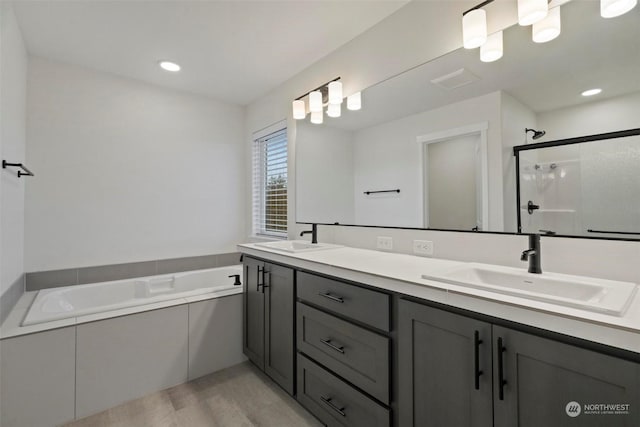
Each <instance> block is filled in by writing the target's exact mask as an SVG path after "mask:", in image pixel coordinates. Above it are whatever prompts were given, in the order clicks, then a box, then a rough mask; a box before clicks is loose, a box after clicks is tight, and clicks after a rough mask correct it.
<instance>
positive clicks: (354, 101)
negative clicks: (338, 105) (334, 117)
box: [347, 92, 362, 111]
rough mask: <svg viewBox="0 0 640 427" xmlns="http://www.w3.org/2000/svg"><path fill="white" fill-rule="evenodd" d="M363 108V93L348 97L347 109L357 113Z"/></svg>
mask: <svg viewBox="0 0 640 427" xmlns="http://www.w3.org/2000/svg"><path fill="white" fill-rule="evenodd" d="M360 108H362V95H361V92H356V93H354V94H353V95H349V96H348V97H347V109H348V110H352V111H357V110H359V109H360Z"/></svg>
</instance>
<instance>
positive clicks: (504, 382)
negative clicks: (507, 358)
mask: <svg viewBox="0 0 640 427" xmlns="http://www.w3.org/2000/svg"><path fill="white" fill-rule="evenodd" d="M505 351H507V348H506V347H505V346H503V345H502V338H498V397H499V398H500V400H504V386H505V385H507V380H505V379H504V355H503V354H502V353H504V352H505Z"/></svg>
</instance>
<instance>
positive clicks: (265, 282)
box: [262, 269, 271, 294]
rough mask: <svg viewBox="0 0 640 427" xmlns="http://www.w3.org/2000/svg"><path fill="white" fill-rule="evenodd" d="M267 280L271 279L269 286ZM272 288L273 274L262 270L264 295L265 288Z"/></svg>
mask: <svg viewBox="0 0 640 427" xmlns="http://www.w3.org/2000/svg"><path fill="white" fill-rule="evenodd" d="M267 278H269V284H268V285H267ZM269 286H271V272H270V271H266V270H265V269H263V270H262V293H263V294H264V288H268V287H269Z"/></svg>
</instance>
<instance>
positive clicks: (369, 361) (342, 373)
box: [296, 272, 391, 427]
mask: <svg viewBox="0 0 640 427" xmlns="http://www.w3.org/2000/svg"><path fill="white" fill-rule="evenodd" d="M297 297H298V303H297V309H296V312H297V340H296V346H297V350H298V376H297V384H298V385H297V396H296V398H297V399H298V402H300V403H301V404H302V405H303V406H304V407H306V408H307V409H308V410H309V411H310V412H312V413H313V414H314V415H315V416H316V417H318V418H319V419H320V420H321V421H322V422H324V423H325V424H326V425H328V426H363V427H364V426H367V427H375V426H379V427H388V426H389V425H391V409H390V405H391V395H390V383H391V381H390V380H391V369H390V366H391V337H390V336H389V333H388V331H390V325H391V323H390V305H391V296H390V295H389V294H386V293H383V292H378V291H375V290H372V289H369V288H365V287H363V286H358V285H355V284H351V283H347V282H342V281H339V280H335V279H331V278H328V277H323V276H319V275H315V274H309V273H306V272H298V273H297Z"/></svg>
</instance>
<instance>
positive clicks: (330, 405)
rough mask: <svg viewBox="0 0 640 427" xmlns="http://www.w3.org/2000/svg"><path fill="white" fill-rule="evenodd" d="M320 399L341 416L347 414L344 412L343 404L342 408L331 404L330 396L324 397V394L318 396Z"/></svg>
mask: <svg viewBox="0 0 640 427" xmlns="http://www.w3.org/2000/svg"><path fill="white" fill-rule="evenodd" d="M320 400H322V401H323V402H324V403H325V405H327V406H328V407H329V408H331V409H333V410H334V411H336V412H337V413H339V414H340V415H342V416H343V417H346V416H347V414H345V413H344V406H343V407H342V408H340V407H338V406H336V405H334V404H333V402H332V401H331V398H330V397H326V396H322V395H321V396H320Z"/></svg>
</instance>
